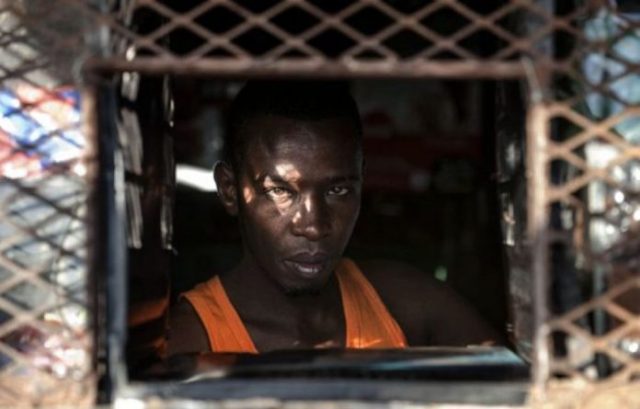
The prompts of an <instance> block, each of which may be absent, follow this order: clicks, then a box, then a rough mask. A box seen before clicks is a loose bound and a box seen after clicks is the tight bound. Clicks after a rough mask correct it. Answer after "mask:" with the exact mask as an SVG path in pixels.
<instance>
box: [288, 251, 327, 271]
mask: <svg viewBox="0 0 640 409" xmlns="http://www.w3.org/2000/svg"><path fill="white" fill-rule="evenodd" d="M327 261H328V255H327V254H326V253H299V254H296V255H295V256H293V257H290V258H288V259H286V260H285V261H284V262H285V264H286V265H287V266H288V267H289V268H291V269H293V270H294V271H296V272H298V273H299V274H301V275H303V276H306V277H312V276H316V275H318V274H320V272H322V271H323V270H324V268H325V266H326V265H327Z"/></svg>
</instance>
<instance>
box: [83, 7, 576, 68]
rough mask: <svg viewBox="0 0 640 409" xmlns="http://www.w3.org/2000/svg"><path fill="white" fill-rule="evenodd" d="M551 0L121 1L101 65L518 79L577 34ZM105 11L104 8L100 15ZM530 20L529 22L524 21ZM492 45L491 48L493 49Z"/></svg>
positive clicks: (105, 20) (110, 20) (105, 18)
mask: <svg viewBox="0 0 640 409" xmlns="http://www.w3.org/2000/svg"><path fill="white" fill-rule="evenodd" d="M546 3H548V2H544V1H527V0H516V1H510V2H504V3H503V2H499V1H496V2H494V1H486V2H485V1H483V2H478V1H471V0H457V1H450V0H446V1H427V2H425V1H414V0H409V1H401V0H363V1H331V2H325V1H320V0H307V1H278V0H269V1H260V2H251V1H243V0H236V1H231V0H206V1H196V0H187V1H162V2H161V1H155V0H139V1H128V2H122V3H121V7H120V8H119V9H118V10H117V11H114V12H113V13H110V14H109V15H104V14H103V15H99V16H96V18H98V19H99V21H100V22H101V23H102V24H104V25H105V26H106V27H108V28H109V29H110V30H111V33H112V35H113V39H112V40H113V46H114V50H115V53H114V54H112V55H111V56H110V57H108V58H100V59H99V60H94V61H92V62H90V65H91V66H93V67H95V68H98V67H99V68H102V69H127V70H130V69H135V70H140V71H145V72H152V71H155V72H186V73H197V72H202V73H212V72H215V73H218V74H237V73H238V72H239V71H241V72H243V73H245V74H247V73H253V74H258V75H266V74H270V73H271V74H273V73H280V74H282V73H286V74H289V75H305V74H306V75H309V74H311V75H315V74H317V73H318V69H320V68H322V69H323V70H324V71H323V72H324V73H325V75H331V74H334V75H345V74H348V73H353V74H354V75H356V74H357V75H359V76H364V75H390V76H402V77H415V76H423V75H429V76H436V75H437V76H446V77H452V76H465V77H477V76H500V77H504V76H518V75H521V74H522V66H521V64H520V61H519V60H520V58H521V57H522V56H530V57H533V58H536V60H538V61H541V60H546V59H548V55H547V54H546V51H545V50H546V48H545V44H547V43H549V41H550V39H552V38H554V37H556V36H571V35H573V34H575V32H576V29H575V27H574V24H573V18H574V17H575V15H574V14H569V15H566V16H561V17H554V16H553V14H552V13H550V11H549V8H548V7H546V6H548V5H547V4H546ZM91 13H92V14H93V13H96V11H93V10H92V11H91ZM525 22H526V24H523V23H525ZM487 45H489V46H488V47H487Z"/></svg>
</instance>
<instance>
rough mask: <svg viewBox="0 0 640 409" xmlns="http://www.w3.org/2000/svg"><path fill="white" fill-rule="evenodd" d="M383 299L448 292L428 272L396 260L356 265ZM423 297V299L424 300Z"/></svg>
mask: <svg viewBox="0 0 640 409" xmlns="http://www.w3.org/2000/svg"><path fill="white" fill-rule="evenodd" d="M356 264H357V265H358V267H359V268H360V270H361V271H362V273H363V274H364V275H365V277H367V279H368V280H369V282H371V284H372V285H373V287H374V288H375V289H376V290H377V291H378V292H379V293H380V296H381V297H382V298H383V300H384V299H385V298H388V297H389V296H393V297H394V298H395V296H396V295H402V294H404V295H408V294H414V293H417V294H420V295H422V296H423V297H424V296H425V295H426V294H425V291H426V292H427V293H431V292H434V291H435V292H440V291H446V289H445V286H443V285H442V283H440V282H438V281H437V280H436V279H435V278H433V277H432V276H431V275H429V274H428V273H427V272H425V271H423V270H420V269H418V268H416V267H414V266H412V265H410V264H407V263H404V262H401V261H395V260H384V259H376V260H364V261H358V262H357V263H356ZM423 297H421V298H423Z"/></svg>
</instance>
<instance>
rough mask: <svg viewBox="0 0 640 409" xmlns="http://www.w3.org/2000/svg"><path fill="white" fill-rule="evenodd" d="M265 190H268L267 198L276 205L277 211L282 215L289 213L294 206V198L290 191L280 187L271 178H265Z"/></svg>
mask: <svg viewBox="0 0 640 409" xmlns="http://www.w3.org/2000/svg"><path fill="white" fill-rule="evenodd" d="M264 188H265V189H266V190H267V196H268V197H269V198H270V199H271V200H272V201H273V203H274V204H275V205H276V209H278V212H279V213H280V215H284V214H285V213H287V212H288V211H289V210H290V209H291V206H292V204H293V198H292V196H291V192H290V191H289V190H286V189H283V188H282V187H280V186H279V185H278V184H277V183H276V182H275V181H274V180H273V179H272V178H271V177H269V176H267V177H265V178H264Z"/></svg>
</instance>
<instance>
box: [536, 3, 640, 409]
mask: <svg viewBox="0 0 640 409" xmlns="http://www.w3.org/2000/svg"><path fill="white" fill-rule="evenodd" d="M623 6H624V5H623ZM637 13H638V10H637V9H636V8H633V7H616V4H613V3H609V4H594V5H592V6H591V8H589V9H587V10H586V13H584V15H582V16H581V17H580V25H579V27H580V32H579V34H576V35H575V36H574V38H573V39H572V40H571V42H570V43H569V44H568V45H567V46H565V48H564V49H561V50H556V51H560V52H565V53H566V54H564V55H562V58H563V62H562V64H561V65H556V66H555V67H554V70H553V71H551V72H549V73H548V77H547V78H546V81H547V83H546V86H545V89H542V90H540V91H541V94H540V95H539V97H540V100H539V102H537V103H534V104H533V105H532V106H531V107H530V112H529V130H528V133H529V135H528V137H529V147H528V148H529V155H530V156H529V159H530V163H529V166H530V176H531V181H530V184H529V186H530V198H531V200H530V212H529V216H530V220H529V232H530V233H531V235H532V239H533V241H534V253H533V255H534V274H535V277H536V282H537V286H536V289H535V290H536V292H535V297H536V298H537V301H538V311H537V312H538V316H539V317H540V319H541V320H543V321H544V324H542V325H541V327H540V328H539V329H538V336H539V337H538V339H537V342H538V344H537V356H536V359H537V365H538V374H537V375H538V379H537V381H538V383H539V384H540V385H543V384H544V383H545V382H546V380H547V379H553V378H557V379H563V380H564V382H557V383H556V384H555V385H556V386H557V387H560V388H561V389H562V390H563V393H565V392H566V389H565V388H568V389H571V388H576V389H579V390H585V389H586V390H589V391H594V390H596V391H598V390H599V391H607V392H603V394H602V395H592V394H586V395H574V394H566V395H565V396H564V399H566V402H572V401H573V403H572V404H578V405H585V406H589V405H594V406H589V407H598V405H603V404H605V403H604V402H607V403H606V404H607V405H612V407H613V406H615V407H625V408H626V407H629V408H631V407H637V405H638V402H639V401H638V398H639V397H638V394H637V392H636V393H632V392H630V391H631V390H632V388H633V386H631V384H630V383H631V382H634V381H636V380H637V379H638V374H640V372H639V370H640V366H639V362H638V358H640V355H639V352H640V331H639V330H640V327H639V315H638V314H640V302H639V301H640V298H639V296H640V279H639V276H638V261H639V259H638V247H637V243H638V239H637V234H638V221H640V210H639V209H640V207H638V206H639V204H640V203H639V202H638V193H640V190H639V188H640V179H639V178H638V177H639V176H640V174H639V173H638V172H639V171H640V168H639V166H640V161H639V160H638V159H639V158H640V156H639V154H640V151H639V150H638V142H639V141H640V139H638V136H640V134H638V125H640V116H639V114H640V110H639V109H638V103H640V94H639V93H638V90H639V86H638V83H639V82H640V76H639V75H638V63H639V62H640V54H639V53H638V49H637V48H636V47H637V46H638V45H639V44H640V42H639V40H640V37H639V36H638V34H639V33H640V31H639V25H638V23H639V21H640V20H639V19H638V14H637ZM557 58H560V56H558V57H557ZM560 385H562V386H560ZM625 388H626V389H628V390H627V391H626V392H624V390H625ZM552 390H554V389H553V388H552ZM625 393H627V396H623V395H624V394H625ZM576 398H577V400H576Z"/></svg>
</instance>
